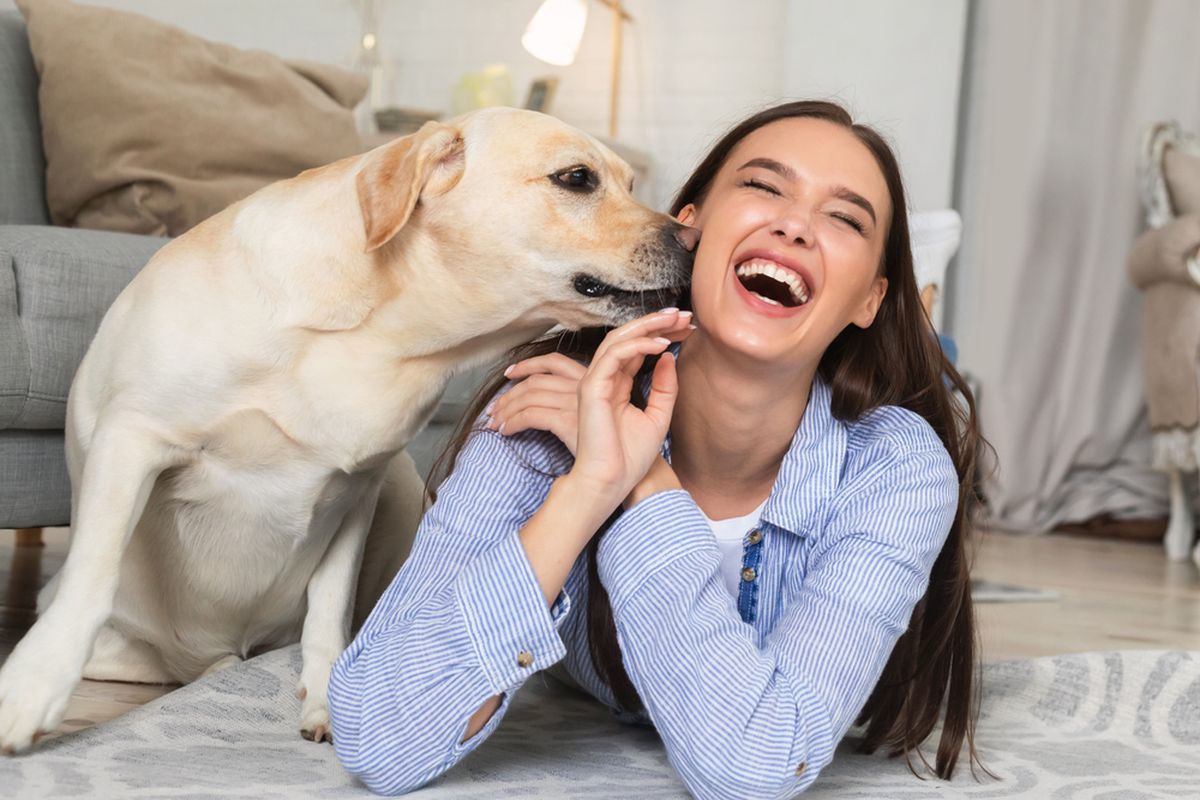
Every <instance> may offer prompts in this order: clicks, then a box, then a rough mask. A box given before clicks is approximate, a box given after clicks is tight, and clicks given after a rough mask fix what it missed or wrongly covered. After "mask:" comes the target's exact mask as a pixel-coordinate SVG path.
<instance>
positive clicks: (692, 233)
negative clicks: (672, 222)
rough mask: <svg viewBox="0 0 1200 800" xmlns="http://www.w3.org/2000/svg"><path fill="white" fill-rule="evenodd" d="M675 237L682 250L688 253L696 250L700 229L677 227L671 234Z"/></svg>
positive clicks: (684, 226)
mask: <svg viewBox="0 0 1200 800" xmlns="http://www.w3.org/2000/svg"><path fill="white" fill-rule="evenodd" d="M672 233H673V235H674V236H675V241H677V242H679V243H680V244H681V245H683V249H684V250H687V251H688V252H689V253H690V252H692V251H693V250H695V249H696V245H697V244H699V242H700V229H699V228H689V227H688V226H686V225H679V226H677V227H676V228H675V230H674V231H673V232H672Z"/></svg>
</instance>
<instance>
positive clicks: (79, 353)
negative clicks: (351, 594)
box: [0, 11, 479, 528]
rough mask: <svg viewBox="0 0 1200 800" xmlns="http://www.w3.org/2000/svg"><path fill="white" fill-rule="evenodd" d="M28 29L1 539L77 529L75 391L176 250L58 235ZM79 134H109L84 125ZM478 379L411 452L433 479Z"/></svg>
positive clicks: (12, 59) (3, 309)
mask: <svg viewBox="0 0 1200 800" xmlns="http://www.w3.org/2000/svg"><path fill="white" fill-rule="evenodd" d="M37 86H38V76H37V72H36V70H35V68H34V64H33V57H32V55H31V54H30V52H29V42H28V39H27V37H26V33H25V23H24V21H23V19H22V17H21V15H20V14H19V13H17V12H15V11H3V12H0V528H37V527H48V526H55V525H66V524H68V522H69V521H70V517H71V491H70V484H69V482H68V479H67V467H66V459H65V454H64V446H63V426H64V421H65V417H66V404H67V391H68V389H69V388H70V385H71V379H72V377H73V376H74V374H75V370H76V368H77V367H78V366H79V362H80V360H82V358H83V354H84V352H85V351H86V350H87V346H88V343H89V342H90V341H91V339H92V336H93V335H94V334H95V332H96V329H97V327H99V325H100V320H101V318H103V316H104V312H105V311H106V310H107V309H108V307H109V305H110V304H111V303H112V301H113V300H114V299H115V298H116V296H117V295H118V294H119V293H120V291H121V289H122V288H124V286H125V284H126V283H128V282H129V280H130V279H131V278H132V277H133V276H134V275H135V274H136V273H137V271H138V270H139V269H141V268H142V267H143V266H145V264H146V262H147V261H148V260H149V259H150V257H151V256H152V255H153V254H154V253H155V251H157V250H158V248H160V247H162V246H163V245H164V244H165V243H166V242H167V241H168V240H167V239H163V238H158V237H150V236H135V235H131V234H124V233H107V232H103V231H88V230H79V229H71V228H62V227H55V226H52V225H51V224H50V218H49V214H48V212H47V210H46V194H45V167H46V164H45V158H44V156H43V153H42V137H41V124H40V121H39V118H38V105H37ZM80 124H103V123H102V121H89V120H80ZM478 377H479V375H478V372H475V373H470V374H467V375H463V376H460V377H459V378H458V379H456V380H455V381H454V382H453V383H452V384H451V387H450V389H449V391H448V392H447V398H449V399H448V400H447V401H446V402H444V403H443V404H442V406H441V407H440V408H439V409H438V412H437V414H436V415H435V417H434V422H433V423H432V424H431V425H430V427H429V428H427V429H426V430H425V431H424V432H422V434H421V435H420V436H419V437H418V438H417V439H416V440H415V441H414V442H413V443H412V444H411V445H410V446H409V451H410V452H411V453H412V454H413V457H414V459H416V461H417V464H418V466H419V467H420V468H421V469H422V471H425V470H427V469H428V466H429V464H430V463H431V461H432V458H433V457H434V455H435V452H436V450H437V449H438V448H439V447H440V445H441V443H442V441H443V440H444V439H445V437H446V435H447V433H448V431H449V430H450V428H451V427H452V424H453V422H454V421H455V420H456V419H457V418H458V416H459V414H460V413H461V409H462V402H461V401H462V398H464V397H465V395H466V393H467V392H468V391H469V390H470V388H471V387H472V386H473V385H474V383H475V382H476V381H477V380H478Z"/></svg>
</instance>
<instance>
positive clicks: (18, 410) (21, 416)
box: [0, 225, 170, 430]
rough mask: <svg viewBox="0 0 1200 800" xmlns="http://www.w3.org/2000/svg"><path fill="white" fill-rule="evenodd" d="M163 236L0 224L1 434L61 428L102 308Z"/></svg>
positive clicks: (110, 301)
mask: <svg viewBox="0 0 1200 800" xmlns="http://www.w3.org/2000/svg"><path fill="white" fill-rule="evenodd" d="M168 241H170V240H169V239H163V238H158V237H151V236H138V235H135V234H130V233H110V232H105V231H87V230H76V229H73V228H59V227H53V226H49V225H0V430H3V429H5V428H19V429H24V430H55V429H62V427H63V424H64V422H65V419H66V402H67V391H68V390H69V389H70V387H71V380H72V378H74V376H75V370H76V369H77V368H78V367H79V362H80V361H81V360H83V354H84V352H85V351H86V350H87V347H88V345H89V344H90V343H91V341H92V337H93V336H94V335H95V333H96V329H97V328H99V327H100V320H101V319H102V318H103V317H104V314H105V312H106V311H108V307H109V306H110V305H111V304H112V302H113V300H115V299H116V297H117V295H118V294H120V292H121V290H122V289H124V288H125V285H126V284H127V283H129V281H130V280H132V278H133V276H134V275H136V274H137V273H138V271H139V270H141V268H142V267H143V266H145V264H146V262H147V261H149V260H150V257H151V256H152V255H154V253H155V252H157V250H158V249H159V248H160V247H162V246H163V245H164V244H166V243H167V242H168Z"/></svg>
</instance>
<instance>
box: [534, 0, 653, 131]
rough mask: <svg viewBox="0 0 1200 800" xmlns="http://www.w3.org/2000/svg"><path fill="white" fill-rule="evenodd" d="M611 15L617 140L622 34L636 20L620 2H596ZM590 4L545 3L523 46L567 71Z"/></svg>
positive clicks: (577, 0)
mask: <svg viewBox="0 0 1200 800" xmlns="http://www.w3.org/2000/svg"><path fill="white" fill-rule="evenodd" d="M597 1H598V2H601V3H603V4H604V5H606V6H608V7H609V8H610V9H611V10H612V12H613V15H612V20H613V24H612V81H611V89H610V92H609V102H608V135H609V137H610V138H613V139H615V138H616V137H617V97H618V93H619V91H620V86H621V30H622V28H623V26H624V23H626V22H633V17H631V16H629V14H628V13H626V11H625V9H623V8H621V0H597ZM587 5H588V4H587V0H544V2H543V3H542V4H541V6H539V7H538V10H537V11H536V12H534V15H533V18H532V19H530V20H529V25H528V26H526V28H525V34H524V35H523V36H522V37H521V44H522V45H523V46H524V47H525V49H526V50H527V51H528V52H529V54H530V55H532V56H533V57H534V58H538V59H541V60H542V61H545V62H546V63H547V64H554V65H555V66H559V67H565V66H566V65H568V64H570V63H572V62H574V61H575V54H576V53H577V52H578V51H579V42H580V41H581V40H582V39H583V29H584V27H586V26H587Z"/></svg>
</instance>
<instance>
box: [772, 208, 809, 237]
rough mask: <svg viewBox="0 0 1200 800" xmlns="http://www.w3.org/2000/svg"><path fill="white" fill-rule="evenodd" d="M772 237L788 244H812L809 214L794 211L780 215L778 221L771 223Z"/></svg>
mask: <svg viewBox="0 0 1200 800" xmlns="http://www.w3.org/2000/svg"><path fill="white" fill-rule="evenodd" d="M771 235H772V236H776V237H778V238H780V239H783V240H785V241H786V242H787V243H788V244H810V243H811V242H812V224H811V222H810V221H809V217H808V212H806V211H800V210H798V209H792V210H789V211H788V212H787V213H785V214H781V215H779V217H778V219H776V220H775V221H774V222H772V223H771Z"/></svg>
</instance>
